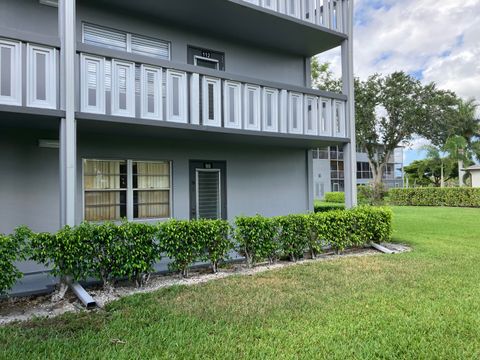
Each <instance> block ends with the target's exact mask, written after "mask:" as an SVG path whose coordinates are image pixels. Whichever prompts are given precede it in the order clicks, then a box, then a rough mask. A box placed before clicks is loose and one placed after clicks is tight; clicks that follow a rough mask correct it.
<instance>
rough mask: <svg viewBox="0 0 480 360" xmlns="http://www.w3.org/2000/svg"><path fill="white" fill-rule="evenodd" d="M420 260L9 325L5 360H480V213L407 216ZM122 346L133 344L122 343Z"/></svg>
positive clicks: (246, 280) (399, 219) (274, 279)
mask: <svg viewBox="0 0 480 360" xmlns="http://www.w3.org/2000/svg"><path fill="white" fill-rule="evenodd" d="M394 212H395V235H394V237H395V240H396V241H399V242H403V243H407V244H409V245H411V246H412V247H413V248H414V251H413V252H410V253H405V254H399V255H378V256H369V257H359V258H344V259H341V260H334V261H328V262H317V263H308V264H306V265H301V266H295V267H290V268H286V269H282V270H276V271H271V272H267V273H263V274H259V275H256V276H248V277H240V276H238V277H230V278H228V279H224V280H219V281H215V282H211V283H208V284H203V285H199V286H194V287H173V288H170V289H165V290H162V291H159V292H156V293H152V294H145V295H136V296H132V297H129V298H125V299H123V300H121V301H119V302H116V303H113V304H111V305H110V306H109V307H108V309H107V310H106V311H104V312H99V313H84V314H76V315H66V316H61V317H58V318H55V319H50V320H36V321H32V322H28V323H21V324H16V325H11V326H8V327H5V328H0V358H1V359H31V358H35V359H36V358H38V359H43V358H53V359H69V358H94V359H104V358H106V359H153V358H166V359H167V358H168V359H171V358H177V359H183V358H197V359H201V358H204V359H238V358H246V359H251V358H257V359H267V358H268V359H270V358H271V359H296V358H303V359H315V358H325V359H335V358H337V359H352V358H361V359H372V358H388V359H479V358H480V210H479V209H449V208H409V207H404V208H395V209H394ZM116 339H118V340H121V342H118V341H116Z"/></svg>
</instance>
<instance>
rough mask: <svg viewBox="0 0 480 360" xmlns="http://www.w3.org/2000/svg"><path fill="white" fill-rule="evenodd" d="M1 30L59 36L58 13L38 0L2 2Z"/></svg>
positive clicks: (0, 2)
mask: <svg viewBox="0 0 480 360" xmlns="http://www.w3.org/2000/svg"><path fill="white" fill-rule="evenodd" d="M0 28H7V29H11V30H17V31H21V32H29V33H34V34H36V35H43V36H58V12H57V9H56V8H54V7H51V6H46V5H41V4H40V3H39V1H38V0H2V1H0Z"/></svg>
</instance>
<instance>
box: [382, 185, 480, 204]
mask: <svg viewBox="0 0 480 360" xmlns="http://www.w3.org/2000/svg"><path fill="white" fill-rule="evenodd" d="M389 201H390V203H391V204H392V205H399V206H449V207H480V189H479V188H468V187H462V188H460V187H457V188H433V187H430V188H408V189H391V190H390V191H389Z"/></svg>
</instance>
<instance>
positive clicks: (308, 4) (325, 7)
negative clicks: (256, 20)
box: [242, 0, 349, 33]
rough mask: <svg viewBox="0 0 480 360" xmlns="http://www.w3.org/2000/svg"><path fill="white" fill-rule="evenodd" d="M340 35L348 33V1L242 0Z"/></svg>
mask: <svg viewBox="0 0 480 360" xmlns="http://www.w3.org/2000/svg"><path fill="white" fill-rule="evenodd" d="M242 1H243V2H246V3H250V4H253V5H257V6H260V7H262V8H264V9H267V10H271V11H275V12H278V13H281V14H284V15H288V16H291V17H294V18H297V19H300V20H304V21H307V22H310V23H312V24H316V25H319V26H322V27H325V28H327V29H330V30H334V31H337V32H340V33H346V32H347V24H346V17H347V15H346V14H347V12H346V11H347V7H348V6H349V1H348V0H242Z"/></svg>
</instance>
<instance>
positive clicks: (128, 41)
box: [81, 21, 172, 61]
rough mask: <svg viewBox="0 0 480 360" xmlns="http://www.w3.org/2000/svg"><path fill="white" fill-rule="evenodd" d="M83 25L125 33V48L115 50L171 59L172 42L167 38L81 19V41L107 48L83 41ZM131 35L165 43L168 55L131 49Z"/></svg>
mask: <svg viewBox="0 0 480 360" xmlns="http://www.w3.org/2000/svg"><path fill="white" fill-rule="evenodd" d="M85 26H91V27H95V28H98V29H105V30H109V31H113V32H117V33H121V34H123V35H125V37H126V43H125V45H126V48H125V50H123V49H122V50H120V49H115V50H116V51H124V52H127V53H130V54H135V55H139V56H149V57H153V58H156V59H162V60H166V61H171V60H172V42H171V41H169V40H164V39H160V38H154V37H151V36H148V35H140V34H137V33H132V32H129V31H124V30H120V29H117V28H112V27H108V26H103V25H98V24H94V23H91V22H88V21H83V22H82V33H81V36H82V43H83V44H87V45H89V46H96V47H103V48H107V49H108V48H109V47H106V46H105V47H104V46H101V45H94V44H89V43H86V42H85ZM132 37H137V38H140V39H144V40H150V41H156V42H159V43H163V44H165V45H166V46H167V48H168V50H167V51H168V56H167V57H166V58H165V57H161V56H155V55H154V54H148V53H142V52H137V51H132Z"/></svg>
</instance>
